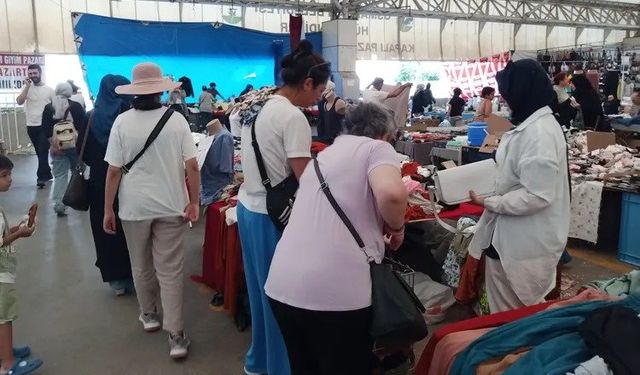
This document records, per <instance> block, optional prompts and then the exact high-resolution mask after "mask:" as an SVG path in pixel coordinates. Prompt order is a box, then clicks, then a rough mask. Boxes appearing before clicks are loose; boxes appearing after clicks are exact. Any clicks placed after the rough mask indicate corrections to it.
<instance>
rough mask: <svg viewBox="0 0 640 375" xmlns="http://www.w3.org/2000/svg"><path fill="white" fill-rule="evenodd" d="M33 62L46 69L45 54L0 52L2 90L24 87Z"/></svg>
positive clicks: (0, 83)
mask: <svg viewBox="0 0 640 375" xmlns="http://www.w3.org/2000/svg"><path fill="white" fill-rule="evenodd" d="M31 64H38V65H40V66H41V67H42V68H43V71H44V55H33V54H4V53H2V54H0V90H20V89H22V86H23V85H24V80H25V79H27V77H28V76H29V75H28V73H27V68H28V67H29V65H31Z"/></svg>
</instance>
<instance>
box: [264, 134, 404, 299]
mask: <svg viewBox="0 0 640 375" xmlns="http://www.w3.org/2000/svg"><path fill="white" fill-rule="evenodd" d="M318 162H319V163H320V170H321V171H322V175H323V176H324V177H325V179H326V181H327V183H328V184H329V187H330V189H331V192H332V193H333V196H334V197H335V199H336V201H337V202H338V204H339V205H340V207H341V208H342V209H343V210H344V212H345V214H346V215H347V217H348V218H349V220H350V221H351V222H352V223H353V226H354V227H355V229H356V230H357V231H358V234H360V237H362V240H363V241H364V244H365V249H366V252H367V255H368V256H371V257H373V258H374V259H375V261H376V262H380V261H381V260H382V258H383V256H384V249H385V244H384V238H383V236H382V234H383V231H382V228H383V225H384V220H383V219H382V216H381V214H380V212H379V211H378V208H377V207H376V203H375V197H374V195H373V191H372V189H371V185H370V184H369V176H370V175H371V172H372V171H373V170H375V169H376V168H377V167H379V166H382V165H389V166H392V167H395V168H398V170H399V169H400V163H399V162H398V158H397V156H396V152H395V150H394V149H393V147H392V146H391V145H390V144H389V143H387V142H383V141H378V140H373V139H371V138H367V137H357V136H353V135H342V136H339V137H338V138H336V140H335V142H334V143H333V145H332V146H331V147H329V148H328V149H326V150H325V151H324V152H322V153H321V154H319V155H318ZM367 255H365V253H364V252H363V251H362V249H360V247H359V246H358V245H357V243H356V241H355V240H354V239H353V236H352V235H351V233H350V232H349V230H348V229H347V227H346V226H345V225H344V223H343V222H342V220H340V217H339V216H338V214H336V211H335V210H334V208H333V207H331V204H330V203H329V201H328V200H327V197H326V196H325V195H324V193H323V192H322V190H321V189H320V181H319V180H318V177H317V176H316V172H315V169H314V168H313V166H309V167H308V168H307V169H305V171H304V173H303V174H302V177H301V178H300V188H299V189H298V195H297V198H296V204H295V205H294V206H293V212H292V213H291V218H290V219H289V224H288V225H287V228H286V229H285V230H284V233H283V234H282V239H280V242H279V243H278V246H277V248H276V252H275V255H274V256H273V260H272V261H271V268H270V269H269V277H268V279H267V282H266V284H265V288H264V289H265V293H266V294H267V295H268V296H269V297H271V298H273V299H275V300H276V301H280V302H282V303H285V304H287V305H290V306H294V307H298V308H301V309H306V310H314V311H350V310H358V309H362V308H365V307H368V306H370V305H371V275H370V266H369V263H368V262H367Z"/></svg>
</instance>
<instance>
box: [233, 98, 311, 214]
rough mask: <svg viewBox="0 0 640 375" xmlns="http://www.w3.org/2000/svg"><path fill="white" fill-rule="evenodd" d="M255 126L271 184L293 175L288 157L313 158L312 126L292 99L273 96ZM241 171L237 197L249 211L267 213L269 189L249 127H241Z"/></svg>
mask: <svg viewBox="0 0 640 375" xmlns="http://www.w3.org/2000/svg"><path fill="white" fill-rule="evenodd" d="M254 126H255V127H256V140H257V141H258V145H259V146H260V152H261V153H262V158H263V159H264V164H265V167H266V169H267V175H268V177H269V179H270V180H271V186H275V185H277V184H279V183H280V182H282V181H283V180H284V179H285V178H287V177H288V176H289V175H291V173H292V171H291V167H290V166H289V162H288V159H291V158H310V157H311V127H310V126H309V122H308V121H307V118H306V117H304V114H303V113H302V111H300V109H298V107H296V106H294V105H293V104H291V102H290V101H289V99H287V98H285V97H283V96H280V95H274V96H272V97H271V99H269V101H267V103H266V104H265V105H264V107H263V108H262V110H261V111H260V113H259V114H258V117H257V119H256V123H255V124H254ZM242 170H243V172H244V183H243V184H242V186H241V187H240V193H239V194H238V199H239V200H240V202H241V203H242V205H244V206H245V207H246V208H247V209H248V210H249V211H253V212H256V213H261V214H267V191H266V190H265V188H264V186H263V185H262V178H260V171H259V170H258V163H257V162H256V155H255V153H254V152H253V147H252V146H251V128H250V127H247V126H243V127H242Z"/></svg>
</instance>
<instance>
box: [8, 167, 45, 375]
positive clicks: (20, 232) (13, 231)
mask: <svg viewBox="0 0 640 375" xmlns="http://www.w3.org/2000/svg"><path fill="white" fill-rule="evenodd" d="M12 169H13V163H12V162H11V160H9V158H7V157H6V156H4V155H0V192H6V191H8V190H9V188H10V187H11V171H12ZM35 229H36V225H35V210H34V211H33V212H32V213H31V215H30V218H29V219H28V220H24V221H22V222H21V223H20V224H18V225H16V226H14V227H10V226H9V222H8V220H7V216H6V215H5V213H4V211H3V210H2V209H1V208H0V233H1V237H0V360H1V361H2V365H1V366H0V375H5V374H8V375H25V374H30V373H32V372H33V371H35V370H36V369H38V368H39V367H40V366H42V361H41V360H39V359H34V358H29V359H26V358H27V357H29V356H30V355H31V349H30V348H29V347H28V346H23V347H18V348H14V347H13V321H14V320H15V319H16V317H17V310H18V306H17V300H16V290H15V286H14V285H15V279H16V263H17V262H16V254H15V253H16V251H15V248H14V246H13V243H14V242H15V241H16V240H18V239H20V238H25V237H30V236H31V235H32V234H33V232H34V231H35Z"/></svg>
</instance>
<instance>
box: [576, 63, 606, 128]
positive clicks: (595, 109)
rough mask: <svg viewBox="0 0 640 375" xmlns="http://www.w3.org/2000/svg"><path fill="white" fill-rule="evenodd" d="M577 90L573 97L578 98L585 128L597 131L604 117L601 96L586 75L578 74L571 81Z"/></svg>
mask: <svg viewBox="0 0 640 375" xmlns="http://www.w3.org/2000/svg"><path fill="white" fill-rule="evenodd" d="M571 82H572V83H573V86H574V87H575V90H574V91H573V97H574V98H576V101H577V102H578V104H580V109H581V110H582V118H583V120H584V127H585V128H587V129H595V128H596V126H597V125H598V121H600V119H601V117H602V116H603V112H602V102H601V101H600V95H599V94H598V92H597V91H596V90H595V89H594V88H593V86H592V85H591V82H589V80H588V79H587V77H586V76H585V75H584V74H576V75H574V76H573V78H572V79H571Z"/></svg>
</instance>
